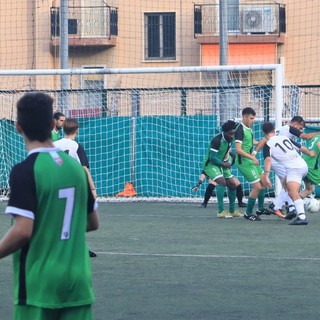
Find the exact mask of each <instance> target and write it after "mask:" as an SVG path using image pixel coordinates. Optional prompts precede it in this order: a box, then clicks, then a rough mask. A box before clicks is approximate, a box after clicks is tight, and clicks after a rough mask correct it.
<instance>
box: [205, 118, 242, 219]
mask: <svg viewBox="0 0 320 320" xmlns="http://www.w3.org/2000/svg"><path fill="white" fill-rule="evenodd" d="M235 128H236V123H235V122H234V121H231V120H229V121H227V122H225V123H224V124H223V125H222V128H221V129H222V133H220V134H218V135H217V136H215V137H214V138H213V139H212V140H211V142H210V145H209V147H208V151H207V154H206V156H205V159H204V162H203V170H204V172H205V174H206V175H207V176H208V178H209V186H213V188H214V185H215V184H218V186H221V187H222V188H219V187H217V198H218V210H219V213H218V214H217V217H218V218H232V217H239V216H241V214H240V213H239V212H238V211H235V199H236V185H235V181H234V179H233V175H232V174H231V170H230V168H231V162H229V161H228V160H229V151H230V148H231V143H232V141H233V137H234V130H235ZM209 186H208V187H209ZM226 186H227V188H228V198H229V212H227V211H225V210H224V203H223V197H224V190H225V188H224V187H226ZM212 190H213V189H212ZM212 190H211V193H212Z"/></svg>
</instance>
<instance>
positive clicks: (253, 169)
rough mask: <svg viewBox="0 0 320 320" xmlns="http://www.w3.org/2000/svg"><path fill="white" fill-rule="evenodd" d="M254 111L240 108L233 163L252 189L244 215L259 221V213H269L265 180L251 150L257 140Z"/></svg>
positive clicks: (251, 219) (248, 108)
mask: <svg viewBox="0 0 320 320" xmlns="http://www.w3.org/2000/svg"><path fill="white" fill-rule="evenodd" d="M255 116H256V112H255V111H254V110H253V109H252V108H250V107H247V108H244V109H243V110H242V121H241V123H240V124H239V125H238V127H237V129H236V132H235V145H236V153H237V155H236V160H235V164H236V166H237V168H238V170H239V171H240V172H241V174H242V175H243V176H244V178H245V179H246V180H247V181H248V182H249V183H250V184H251V186H252V190H251V192H250V194H249V198H248V203H247V210H246V213H245V215H244V217H245V218H246V219H248V220H250V221H261V218H260V217H259V215H261V214H271V212H270V211H269V210H268V209H265V208H264V198H265V187H266V180H265V175H264V174H263V170H262V169H261V167H260V166H259V161H258V160H257V158H256V156H255V154H256V153H254V152H253V147H254V145H255V144H257V143H258V142H257V141H255V140H254V137H253V130H252V125H253V123H254V120H255ZM257 198H258V210H257V211H256V214H254V213H253V208H254V205H255V203H256V199H257Z"/></svg>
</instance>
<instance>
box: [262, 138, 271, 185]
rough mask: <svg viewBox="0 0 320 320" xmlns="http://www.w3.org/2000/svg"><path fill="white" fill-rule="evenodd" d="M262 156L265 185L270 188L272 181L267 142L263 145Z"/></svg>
mask: <svg viewBox="0 0 320 320" xmlns="http://www.w3.org/2000/svg"><path fill="white" fill-rule="evenodd" d="M263 158H264V174H265V177H266V183H267V187H269V188H272V183H271V181H270V171H271V153H270V147H269V146H268V145H267V144H266V145H265V146H264V147H263Z"/></svg>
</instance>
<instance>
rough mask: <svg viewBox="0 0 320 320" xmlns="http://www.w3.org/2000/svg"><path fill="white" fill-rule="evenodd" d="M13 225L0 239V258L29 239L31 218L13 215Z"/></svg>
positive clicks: (31, 224) (31, 227) (15, 249)
mask: <svg viewBox="0 0 320 320" xmlns="http://www.w3.org/2000/svg"><path fill="white" fill-rule="evenodd" d="M14 217H15V222H14V224H13V226H12V227H11V228H10V229H9V230H8V231H7V233H6V234H5V235H4V237H3V238H2V239H1V241H0V259H1V258H4V257H6V256H8V255H10V254H11V253H13V252H15V251H17V250H19V249H20V248H22V247H23V246H24V245H25V244H26V243H27V242H28V241H29V239H30V237H31V235H32V230H33V219H30V218H27V217H23V216H18V215H15V216H14Z"/></svg>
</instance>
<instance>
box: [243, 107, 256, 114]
mask: <svg viewBox="0 0 320 320" xmlns="http://www.w3.org/2000/svg"><path fill="white" fill-rule="evenodd" d="M250 114H252V115H253V116H256V112H255V111H254V110H253V109H252V108H250V107H246V108H244V109H242V116H245V115H250Z"/></svg>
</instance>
